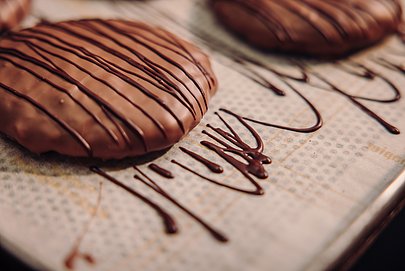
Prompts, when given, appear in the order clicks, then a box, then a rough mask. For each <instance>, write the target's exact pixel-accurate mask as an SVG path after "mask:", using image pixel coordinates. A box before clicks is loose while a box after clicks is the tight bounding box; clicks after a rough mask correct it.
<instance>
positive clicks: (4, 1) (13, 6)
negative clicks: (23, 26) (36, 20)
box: [0, 0, 31, 33]
mask: <svg viewBox="0 0 405 271" xmlns="http://www.w3.org/2000/svg"><path fill="white" fill-rule="evenodd" d="M30 6H31V0H0V33H2V32H4V31H7V30H10V29H12V28H14V27H15V26H17V25H18V24H19V23H20V22H21V20H22V19H24V17H25V16H26V15H27V13H28V11H29V9H30Z"/></svg>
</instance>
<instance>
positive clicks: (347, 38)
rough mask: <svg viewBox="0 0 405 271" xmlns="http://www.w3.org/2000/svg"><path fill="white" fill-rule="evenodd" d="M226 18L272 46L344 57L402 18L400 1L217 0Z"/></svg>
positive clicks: (217, 7)
mask: <svg viewBox="0 0 405 271" xmlns="http://www.w3.org/2000/svg"><path fill="white" fill-rule="evenodd" d="M211 2H212V6H213V9H214V11H215V13H216V14H217V16H218V18H219V19H220V21H222V22H223V23H224V24H225V25H226V26H227V27H228V28H229V29H231V30H232V31H233V32H234V33H236V34H237V35H239V36H240V37H241V38H243V39H244V40H246V41H247V42H249V43H250V44H252V45H254V46H256V47H258V48H261V49H267V50H275V51H281V52H291V53H298V54H306V55H312V56H326V57H338V56H342V55H345V54H348V53H350V52H352V51H355V50H359V49H361V48H364V47H367V46H370V45H372V44H375V43H377V42H379V41H381V40H382V39H383V38H385V37H386V36H387V35H389V34H392V33H393V32H395V31H397V29H398V26H399V24H400V22H401V19H402V8H401V5H400V3H399V1H398V0H211Z"/></svg>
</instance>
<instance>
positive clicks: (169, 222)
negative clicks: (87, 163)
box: [90, 166, 178, 234]
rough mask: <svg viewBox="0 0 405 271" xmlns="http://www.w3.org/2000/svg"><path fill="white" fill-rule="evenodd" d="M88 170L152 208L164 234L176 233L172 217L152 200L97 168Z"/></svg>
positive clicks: (93, 167) (175, 225)
mask: <svg viewBox="0 0 405 271" xmlns="http://www.w3.org/2000/svg"><path fill="white" fill-rule="evenodd" d="M90 170H91V171H92V172H94V173H97V174H98V175H100V176H101V177H104V179H106V180H108V181H110V182H111V183H113V184H115V185H116V186H118V187H120V188H122V189H124V190H125V191H127V192H128V193H130V194H131V195H132V196H134V197H136V198H138V199H140V200H142V201H143V202H144V203H145V204H147V205H149V206H150V207H151V208H153V209H154V210H155V211H156V212H157V214H158V215H159V216H160V217H161V218H162V220H163V224H164V225H165V229H166V233H168V234H174V233H177V231H178V230H177V224H176V221H175V220H174V219H173V217H172V216H171V215H170V214H169V213H168V212H167V211H166V210H164V209H163V208H162V207H160V206H159V205H158V204H157V203H155V202H153V201H152V200H150V199H148V198H147V197H145V196H143V195H141V194H140V193H138V192H137V191H136V190H134V189H132V188H131V187H129V186H128V185H126V184H124V183H122V182H120V181H119V180H117V179H116V178H114V177H113V176H111V175H110V174H108V173H107V172H105V171H104V170H102V169H101V168H99V167H96V166H92V167H90Z"/></svg>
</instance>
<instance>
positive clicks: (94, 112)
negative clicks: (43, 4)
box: [0, 19, 216, 158]
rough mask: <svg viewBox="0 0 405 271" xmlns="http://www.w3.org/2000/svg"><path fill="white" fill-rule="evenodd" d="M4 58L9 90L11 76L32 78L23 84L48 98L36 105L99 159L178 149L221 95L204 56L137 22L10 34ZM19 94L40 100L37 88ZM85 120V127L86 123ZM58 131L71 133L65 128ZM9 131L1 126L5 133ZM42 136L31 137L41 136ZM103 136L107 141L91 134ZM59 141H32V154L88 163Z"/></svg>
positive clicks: (43, 27) (0, 49)
mask: <svg viewBox="0 0 405 271" xmlns="http://www.w3.org/2000/svg"><path fill="white" fill-rule="evenodd" d="M132 25H134V26H132ZM135 25H137V27H135ZM124 39H125V41H127V40H129V41H130V42H124V41H123V40H124ZM0 57H1V60H0V70H1V74H0V80H1V81H2V82H3V81H4V82H7V83H3V84H4V85H7V84H9V83H10V78H12V77H8V76H7V74H10V76H14V74H17V73H18V74H21V75H23V76H24V77H27V78H24V80H22V81H24V82H26V83H28V86H31V87H32V86H34V88H37V87H38V86H39V87H40V89H41V97H42V96H43V95H45V96H43V98H44V102H43V103H42V101H40V100H37V101H36V102H37V103H38V105H41V106H42V109H44V110H46V111H47V112H52V114H53V113H54V112H58V113H57V114H55V115H54V116H58V118H59V120H61V121H62V122H64V123H66V124H68V125H69V127H70V128H71V130H72V131H74V135H76V137H77V136H79V135H80V138H81V139H82V140H78V141H80V143H81V144H82V143H84V142H86V144H87V145H88V147H89V148H91V150H92V152H91V154H92V155H93V156H96V157H100V158H123V157H125V156H134V155H141V154H144V153H148V152H150V151H156V150H161V149H164V148H167V147H169V146H171V145H173V144H174V143H176V142H177V141H178V140H180V139H181V138H182V137H183V136H184V135H185V134H186V133H188V132H189V131H190V130H191V129H192V128H193V127H194V126H195V125H197V124H198V122H199V121H200V120H201V118H202V116H203V115H204V113H205V112H206V110H207V106H208V101H209V99H210V98H211V97H212V95H213V94H214V93H215V91H216V79H215V76H214V75H213V73H212V70H211V67H210V63H209V60H208V58H207V56H206V55H205V54H204V53H202V52H200V51H199V49H198V48H196V47H195V46H193V45H191V44H189V43H187V42H185V41H182V40H181V39H179V38H177V37H176V36H174V35H172V34H170V33H168V32H166V31H165V30H162V29H160V28H153V27H149V26H146V25H143V24H142V23H136V22H133V23H129V22H126V21H119V20H110V21H103V20H98V19H97V20H81V21H70V22H62V23H57V24H52V23H49V22H43V23H42V24H40V25H38V26H36V27H34V28H31V29H26V30H23V31H21V32H11V33H9V34H8V35H7V36H6V37H5V38H4V39H2V41H1V42H0ZM117 60H119V61H122V62H123V63H125V65H122V64H121V63H117ZM2 62H3V63H2ZM5 63H7V65H5ZM20 70H21V71H24V72H26V73H23V72H21V71H20ZM3 76H4V78H3V79H2V77H3ZM7 77H8V79H7ZM4 79H6V80H4ZM7 86H8V85H7ZM13 88H14V89H15V90H16V91H17V92H18V93H21V94H23V95H25V96H27V97H30V98H32V96H31V95H36V94H35V93H36V90H35V89H31V90H27V87H25V86H24V87H23V86H21V85H20V83H18V82H17V83H16V84H14V83H13ZM25 92H26V93H25ZM42 92H43V93H42ZM109 92H111V96H108V93H109ZM58 93H59V94H58ZM61 94H62V95H63V96H61ZM65 95H66V96H65ZM35 97H37V98H36V99H38V97H39V96H35ZM61 97H63V98H64V99H62V100H65V99H67V102H66V103H65V102H63V103H62V104H63V105H61V104H59V103H58V104H56V103H54V102H53V100H54V99H55V100H58V101H59V100H61ZM84 98H85V99H84ZM33 100H34V99H33ZM5 102H7V101H5ZM31 105H33V106H35V107H37V105H36V104H35V105H34V104H32V103H31ZM7 108H8V107H1V102H0V113H2V114H7V116H8V114H10V112H8V109H7ZM38 109H39V108H38ZM78 109H80V111H78ZM2 110H5V112H3V111H2ZM68 110H72V112H71V113H72V114H68V113H67V112H68ZM196 110H198V112H197V111H196ZM39 111H41V110H39ZM24 112H25V111H24V110H22V111H19V112H17V114H16V116H15V121H16V122H18V123H20V122H21V121H23V119H24V118H25V116H24ZM59 112H61V113H60V114H59ZM76 113H78V115H77V116H76ZM84 114H85V115H84ZM81 116H83V117H85V118H86V123H84V120H83V123H81V122H82V120H81V118H82V117H81ZM30 117H31V116H30ZM79 118H80V119H79ZM88 118H90V119H91V120H92V123H91V122H89V121H88ZM10 123H12V122H8V125H12V124H10ZM15 125H21V124H17V123H16V124H15ZM27 125H28V126H31V125H32V124H30V123H29V124H27ZM83 125H89V126H88V128H89V129H85V126H83ZM59 126H60V127H61V128H63V129H64V130H67V126H66V125H62V126H61V125H59ZM97 126H98V127H99V128H97ZM40 127H41V129H42V131H41V133H43V132H45V136H47V133H49V135H51V134H53V131H52V129H55V127H54V126H53V127H51V126H50V125H49V124H45V125H41V126H40ZM3 128H5V127H1V125H0V131H3V130H4V129H3ZM86 128H87V127H86ZM35 129H36V128H31V129H25V130H26V133H28V134H32V135H35V133H36V130H35ZM25 130H24V131H25ZM44 130H45V131H44ZM99 130H100V131H103V132H104V134H102V133H101V134H98V135H96V134H94V135H93V134H92V133H94V132H96V133H100V131H99ZM6 131H13V128H11V129H10V128H7V129H6ZM67 132H71V131H67ZM8 136H10V137H12V138H16V140H17V141H19V142H21V140H19V138H18V137H20V136H24V137H27V136H29V135H22V134H13V133H11V134H8ZM107 137H108V138H107ZM58 140H60V139H56V140H55V139H53V142H52V143H46V142H48V140H46V138H45V139H44V142H42V143H40V142H28V146H26V147H27V148H29V149H32V150H34V151H35V152H45V151H57V152H60V153H65V152H66V153H68V154H70V155H75V156H84V155H83V153H82V152H81V151H80V150H78V149H77V146H76V147H73V146H72V143H68V144H66V146H64V145H63V144H57V143H56V141H58ZM82 141H83V142H82ZM111 142H114V143H115V146H114V145H112V144H111ZM47 144H50V145H47ZM123 145H125V146H123ZM141 146H142V148H141ZM86 150H87V149H86ZM87 153H88V155H89V154H90V151H89V150H87Z"/></svg>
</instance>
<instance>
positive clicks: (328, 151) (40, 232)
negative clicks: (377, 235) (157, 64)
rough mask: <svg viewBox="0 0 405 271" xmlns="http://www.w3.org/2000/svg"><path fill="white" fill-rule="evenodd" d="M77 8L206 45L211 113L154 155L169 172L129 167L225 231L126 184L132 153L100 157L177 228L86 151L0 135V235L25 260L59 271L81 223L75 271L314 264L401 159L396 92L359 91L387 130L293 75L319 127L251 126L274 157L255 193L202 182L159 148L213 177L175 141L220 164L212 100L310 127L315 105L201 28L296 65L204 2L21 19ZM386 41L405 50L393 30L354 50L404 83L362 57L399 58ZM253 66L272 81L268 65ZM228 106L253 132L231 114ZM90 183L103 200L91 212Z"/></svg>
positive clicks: (53, 3)
mask: <svg viewBox="0 0 405 271" xmlns="http://www.w3.org/2000/svg"><path fill="white" fill-rule="evenodd" d="M87 17H102V18H126V19H137V20H144V21H147V22H150V23H152V24H155V25H161V26H164V27H166V28H169V29H170V30H171V31H173V32H175V33H177V34H179V35H182V36H184V37H185V38H187V39H189V40H192V41H194V42H195V43H197V44H199V45H200V46H202V47H203V48H204V49H205V50H206V51H207V52H208V53H210V54H211V55H212V60H213V65H214V68H215V71H216V73H217V75H218V77H219V81H220V89H219V92H218V94H217V95H216V96H215V98H214V99H213V102H212V104H211V107H210V111H209V112H208V114H207V115H206V117H205V118H204V120H203V122H202V123H201V125H200V126H198V127H197V128H196V129H195V130H194V131H193V132H192V133H191V134H190V135H189V136H187V137H186V138H185V139H184V140H183V141H182V142H180V143H179V144H177V145H176V146H175V147H173V148H172V149H170V150H169V151H168V152H167V153H165V154H164V155H163V156H161V157H158V158H157V160H156V163H157V164H159V165H161V166H164V167H166V168H168V169H170V170H171V171H172V172H174V174H175V176H176V178H175V179H174V180H172V181H167V180H165V179H163V178H161V177H159V176H157V175H156V174H154V173H152V172H150V171H148V169H147V168H146V166H141V167H140V168H141V169H143V170H144V171H145V172H147V173H148V174H149V175H150V176H151V177H153V178H154V179H155V180H156V181H157V182H158V183H159V184H160V185H161V186H162V187H164V188H165V189H166V190H167V191H169V192H170V194H171V195H173V197H175V198H176V199H178V200H179V201H180V202H181V203H182V204H184V205H186V206H187V207H188V208H190V209H191V210H192V211H194V212H195V213H197V214H199V215H201V216H203V217H204V218H205V219H206V220H207V221H208V222H209V223H210V224H212V225H214V226H215V227H216V228H219V229H221V230H222V231H223V232H225V233H226V234H227V236H228V237H229V238H230V242H229V243H227V244H222V243H218V242H217V241H215V240H214V239H213V238H212V237H211V236H210V235H209V234H208V233H207V232H206V231H205V230H204V229H203V228H202V227H201V226H200V225H199V224H197V223H196V222H195V221H194V220H192V219H191V218H190V217H189V216H187V215H186V214H184V213H183V212H181V211H180V210H179V209H178V208H176V207H175V206H173V204H171V203H170V202H168V201H166V200H165V199H163V198H162V197H160V196H159V195H157V194H156V193H155V192H153V191H152V190H151V189H149V188H147V187H145V186H144V185H143V184H141V183H139V182H136V181H135V180H134V179H133V178H132V176H133V174H134V170H133V169H131V167H130V165H131V164H132V163H133V162H134V161H132V160H126V161H122V162H116V163H108V165H106V166H108V170H109V172H111V174H112V175H113V176H114V177H116V178H117V179H119V180H120V181H122V182H124V183H126V184H127V185H129V186H131V187H133V188H134V189H136V190H137V191H139V192H141V193H142V194H144V195H147V196H148V197H150V198H151V199H153V200H154V201H156V202H158V203H159V204H161V205H162V206H163V207H164V208H166V209H167V210H169V212H170V213H171V214H173V215H174V217H175V218H176V219H177V222H178V224H179V227H180V233H179V234H177V235H174V236H168V235H166V234H165V233H164V232H163V227H162V224H161V220H160V218H159V217H158V216H157V215H156V213H155V212H154V211H153V210H152V209H150V208H149V207H148V206H146V205H145V204H144V203H142V202H141V201H139V200H138V199H136V198H134V197H132V196H131V195H129V194H128V193H126V192H125V191H123V190H122V189H120V188H118V187H116V186H114V185H113V184H111V183H108V182H106V181H103V179H102V178H100V177H98V176H96V175H95V174H92V173H91V172H90V171H89V170H88V166H89V165H90V164H91V161H90V162H89V161H83V160H75V159H68V158H63V157H59V156H53V155H51V156H41V157H39V156H35V155H32V154H30V153H28V152H27V151H25V150H23V149H22V148H21V147H18V146H16V145H15V144H13V143H11V142H10V141H9V140H7V139H5V138H1V139H0V243H1V244H2V245H3V246H5V247H7V248H8V249H10V250H11V251H12V252H13V253H15V254H16V255H17V256H19V257H20V258H21V259H23V260H25V261H27V262H29V263H30V264H32V265H33V266H35V267H38V268H41V269H49V270H65V269H66V267H65V266H64V260H65V258H66V256H67V255H68V254H69V252H70V251H71V249H72V247H73V246H75V244H76V242H77V241H78V239H77V238H78V236H80V235H81V233H82V232H83V231H84V230H85V229H87V230H88V232H87V234H86V235H85V236H84V238H83V239H82V240H80V241H81V242H80V251H81V252H83V253H91V255H93V257H94V258H95V260H96V263H95V264H94V265H90V264H88V263H86V262H84V261H82V260H78V261H77V262H76V270H80V271H81V270H105V271H112V270H173V271H174V270H176V271H180V270H213V271H214V270H245V271H246V270H305V269H311V270H322V269H324V268H326V267H327V266H328V265H329V264H330V263H331V262H333V261H334V260H336V258H337V257H338V255H339V254H341V253H342V252H343V251H344V250H345V249H347V247H348V246H349V245H350V244H351V242H352V241H353V240H354V238H355V237H356V231H354V232H352V233H351V234H349V233H348V230H349V229H351V227H352V226H353V225H354V224H356V223H358V218H359V217H363V215H364V213H365V212H366V211H367V210H369V207H370V206H374V204H375V202H376V201H377V200H378V199H381V196H382V195H384V193H385V192H384V191H387V188H389V187H390V186H391V185H392V183H393V181H394V180H395V179H397V176H398V175H399V174H400V173H401V172H402V171H403V170H404V167H405V99H403V100H401V101H399V102H397V103H393V104H377V103H373V102H367V101H365V102H364V104H366V105H367V106H368V107H369V108H370V109H372V110H374V111H375V112H376V113H378V114H379V115H381V116H383V117H384V118H385V119H386V120H387V121H389V122H390V123H392V124H394V125H395V126H397V127H398V128H399V129H400V130H402V132H403V133H402V134H401V135H392V134H390V133H388V132H387V131H386V130H385V129H384V128H382V127H381V126H380V125H379V124H378V123H377V122H375V121H374V120H373V119H371V118H370V117H369V116H367V115H366V114H364V112H362V111H360V110H359V109H358V108H357V107H355V106H354V105H353V104H352V103H350V101H348V100H347V99H346V98H345V97H342V96H339V95H338V94H336V93H334V92H333V91H326V90H322V89H319V88H314V87H310V86H308V85H304V84H299V83H293V84H294V85H295V86H296V87H297V88H299V89H300V90H301V91H302V93H303V94H305V95H306V96H307V97H308V98H309V99H310V100H311V101H313V103H314V104H315V105H316V106H317V107H318V109H319V110H320V111H321V113H322V115H323V118H324V121H325V125H324V127H323V128H322V129H320V130H319V131H317V132H315V133H312V134H298V133H294V132H288V131H282V130H278V129H274V128H269V127H264V126H260V125H253V126H254V127H255V128H256V129H257V131H258V132H259V133H260V135H261V136H262V137H263V139H264V141H265V144H266V145H265V154H267V155H269V156H270V157H271V158H272V159H273V163H272V164H271V165H269V166H267V169H268V170H269V175H270V176H269V179H267V180H263V181H260V183H261V184H262V185H263V187H264V188H265V190H266V194H265V195H264V196H262V197H253V196H248V195H244V194H240V193H237V192H234V191H230V190H227V189H225V188H221V187H218V186H215V185H212V184H210V183H208V182H205V181H203V180H202V179H199V178H198V177H197V176H194V175H192V174H190V173H187V172H186V171H184V170H182V169H180V168H179V167H176V166H175V165H174V164H172V163H170V160H171V159H173V158H175V159H177V160H178V161H181V162H183V163H185V164H187V165H188V166H191V167H194V168H196V169H198V170H199V172H202V173H204V174H206V175H208V176H212V173H210V172H209V171H208V170H206V169H204V167H203V166H201V165H200V164H198V163H197V162H195V161H193V160H191V159H190V158H189V157H187V156H186V155H184V154H183V153H181V152H180V151H179V149H178V147H179V146H185V147H187V148H189V149H191V150H194V151H197V152H199V153H201V154H203V155H204V156H206V157H209V158H210V159H212V160H213V161H216V162H218V163H220V164H222V165H224V163H223V161H222V160H221V159H220V158H219V157H217V156H216V155H215V154H214V153H212V152H210V151H208V150H206V149H204V148H203V147H202V146H201V145H200V144H199V141H200V140H202V139H206V138H205V136H204V135H203V134H201V131H202V130H203V129H204V127H205V125H206V124H207V123H211V124H215V125H217V126H219V127H223V124H222V123H221V122H220V121H219V119H218V118H217V117H216V116H215V115H214V112H216V111H217V110H218V109H219V108H221V107H225V108H228V109H231V110H233V111H235V112H237V113H241V114H243V115H247V116H251V117H254V118H256V119H260V120H265V121H268V122H272V123H280V124H288V125H291V126H302V127H304V126H307V125H311V124H312V123H313V122H314V117H313V114H312V113H311V111H310V110H309V109H308V106H307V105H305V104H304V103H303V102H302V100H301V99H299V98H298V97H297V96H296V95H295V94H294V93H293V92H292V91H290V90H289V89H288V88H286V87H285V86H284V89H286V90H287V96H286V97H278V96H275V95H274V94H273V93H271V92H270V91H269V90H267V89H264V88H263V87H260V86H259V85H257V84H255V83H254V82H252V81H251V80H249V79H248V78H246V77H245V76H243V75H242V74H241V73H240V68H241V67H237V65H235V63H234V62H232V61H230V59H229V58H227V57H226V56H224V55H223V54H222V53H221V52H219V51H218V50H216V49H215V47H216V46H213V43H212V41H211V42H205V41H204V38H206V37H211V38H215V39H216V40H218V41H220V42H221V44H222V43H223V44H227V45H230V46H231V47H232V48H234V49H236V50H238V51H241V52H243V53H245V54H248V55H249V56H251V57H253V58H257V59H260V60H261V61H265V62H266V63H269V64H271V65H272V66H273V67H275V68H277V69H280V70H282V71H285V72H289V73H292V74H297V69H296V67H294V65H291V64H289V63H290V62H288V61H286V57H275V56H269V55H265V54H261V53H259V52H256V51H255V50H252V49H250V48H248V47H247V46H245V45H243V44H242V43H241V42H240V41H238V40H236V39H234V38H233V37H232V36H231V35H229V34H228V33H227V32H226V31H225V30H224V29H222V27H220V26H219V25H218V24H217V22H216V21H215V19H214V18H213V16H212V14H211V13H210V11H209V9H208V8H207V7H206V5H205V1H198V0H195V1H194V0H170V1H169V0H155V1H101V0H100V1H95V0H94V1H90V0H88V1H85V0H81V1H79V0H36V1H34V7H33V12H32V15H31V16H30V17H29V18H28V19H27V20H26V25H27V26H28V25H30V24H33V23H35V22H37V21H38V20H40V19H41V18H42V19H46V20H49V21H59V20H65V19H76V18H87ZM217 49H218V48H217ZM390 50H397V51H398V50H399V51H401V50H402V51H403V52H405V47H404V46H402V45H401V44H400V42H399V41H398V40H397V39H396V38H392V39H390V40H388V41H387V42H385V43H384V44H383V45H381V46H379V47H378V48H373V49H371V50H368V51H366V52H363V53H361V54H360V55H357V56H354V57H353V59H355V61H358V62H361V63H365V64H367V65H369V66H370V67H373V69H375V70H378V71H379V72H381V73H382V74H384V75H385V76H387V77H388V78H389V79H391V80H392V81H393V82H395V84H397V85H398V86H399V87H401V89H402V91H403V92H405V89H404V87H403V86H404V85H405V84H404V83H405V77H404V76H403V75H401V74H400V73H399V72H395V71H393V70H389V69H386V68H383V67H381V66H377V65H375V63H372V62H371V61H370V59H373V57H383V58H386V59H388V58H389V59H391V60H393V61H396V62H398V63H401V61H403V60H404V58H402V59H401V57H399V56H392V55H391V54H390V53H389V52H390ZM309 65H310V66H311V68H312V69H313V70H316V71H317V72H319V73H321V74H323V75H324V76H326V77H327V78H329V79H330V80H332V81H333V82H335V83H336V84H337V85H338V86H339V87H341V88H344V89H346V90H350V93H352V94H355V95H366V96H370V97H380V98H389V97H391V96H392V91H391V90H390V87H389V86H387V84H385V83H384V82H383V81H382V80H375V81H367V80H364V79H360V78H358V77H355V76H351V75H348V74H347V73H343V72H341V71H339V70H338V69H336V68H335V67H334V65H332V64H330V63H309ZM259 72H261V73H262V74H263V75H264V76H265V77H266V78H268V79H269V80H271V81H272V82H275V84H280V86H282V83H281V82H280V81H279V80H278V79H277V78H276V77H275V76H274V75H273V74H270V73H268V72H266V71H262V70H261V71H259ZM226 118H227V119H229V121H230V122H231V123H232V124H233V125H235V126H236V127H237V129H238V131H241V134H242V135H243V136H244V137H246V140H247V141H248V142H250V143H252V144H254V140H253V139H252V138H250V134H249V133H248V132H247V131H245V130H243V127H240V126H238V123H237V121H235V119H232V118H231V117H229V116H227V117H226ZM0 121H1V116H0ZM223 128H224V127H223ZM214 177H215V178H220V180H222V181H224V182H230V183H232V184H235V185H240V186H242V187H243V186H245V185H246V182H245V181H244V178H243V176H241V175H240V174H239V173H238V172H237V171H236V170H234V169H233V168H231V167H230V166H226V165H225V173H224V174H223V175H222V176H214ZM397 180H398V179H397ZM100 184H102V185H100ZM397 188H398V187H397ZM391 192H392V193H394V192H395V191H391ZM100 193H101V202H100V207H99V209H98V210H97V213H96V215H95V218H94V219H93V221H92V223H91V224H88V221H89V219H90V218H91V216H92V214H93V213H94V208H95V205H96V202H97V198H98V196H99V194H100ZM390 195H392V194H390ZM390 195H387V197H388V198H389V197H390ZM373 214H374V215H375V213H370V215H371V216H372V215H373ZM363 218H364V217H363ZM371 219H372V217H368V218H366V219H365V220H364V221H363V222H362V223H360V224H359V225H358V227H359V229H358V231H357V232H360V231H361V228H362V227H363V226H365V224H367V222H368V221H371ZM325 252H329V253H325Z"/></svg>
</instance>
